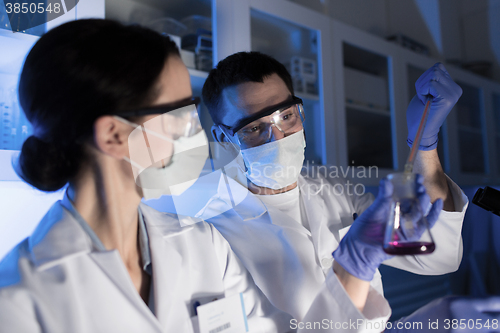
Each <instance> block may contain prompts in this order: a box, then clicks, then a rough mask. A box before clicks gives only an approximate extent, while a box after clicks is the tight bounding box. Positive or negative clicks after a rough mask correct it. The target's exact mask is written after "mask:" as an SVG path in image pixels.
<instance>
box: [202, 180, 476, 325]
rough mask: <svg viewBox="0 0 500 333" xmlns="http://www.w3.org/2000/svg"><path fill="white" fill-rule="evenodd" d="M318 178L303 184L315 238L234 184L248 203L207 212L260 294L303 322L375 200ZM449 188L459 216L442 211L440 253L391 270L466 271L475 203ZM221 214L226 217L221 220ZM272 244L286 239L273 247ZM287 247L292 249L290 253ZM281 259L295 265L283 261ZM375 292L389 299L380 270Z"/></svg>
mask: <svg viewBox="0 0 500 333" xmlns="http://www.w3.org/2000/svg"><path fill="white" fill-rule="evenodd" d="M309 174H311V173H309ZM314 176H315V177H312V176H309V177H307V176H302V175H301V176H300V177H299V180H298V186H299V190H300V198H301V200H303V207H304V208H305V213H306V215H307V219H308V223H309V226H310V229H311V232H309V231H308V230H307V229H306V228H305V227H303V226H302V225H301V224H299V223H297V222H296V221H293V220H291V219H290V218H289V217H288V216H287V215H286V214H284V213H282V212H281V211H279V210H278V209H276V208H274V207H266V205H265V204H264V203H263V202H262V201H261V200H260V199H259V198H258V197H257V196H254V195H253V194H251V193H250V192H248V191H247V190H246V189H245V187H243V186H239V184H238V182H235V181H231V180H230V182H229V184H230V189H231V192H232V193H233V196H235V195H234V193H237V192H238V191H246V192H247V197H246V198H245V199H244V200H243V201H241V202H240V203H239V204H238V205H236V206H235V207H234V209H230V210H228V208H227V206H228V205H229V204H230V203H228V202H227V200H225V198H224V197H223V196H219V198H215V199H212V200H211V202H210V203H209V204H208V205H207V207H205V213H207V215H209V216H214V217H212V218H210V219H208V220H207V221H208V222H210V223H212V224H213V225H214V226H215V227H216V228H217V229H218V230H219V231H220V232H221V234H222V235H223V236H224V237H225V238H226V239H227V240H228V242H229V243H230V244H231V247H232V249H233V250H234V252H235V253H236V255H237V256H238V257H239V258H240V260H241V261H242V262H243V264H244V265H245V267H246V268H247V269H248V270H249V272H250V274H251V275H252V277H253V279H254V281H255V282H256V284H257V285H258V286H259V288H260V289H261V290H262V291H263V292H264V294H266V296H267V297H268V298H269V300H270V301H271V302H272V303H273V304H274V305H275V306H276V307H277V308H279V309H281V310H283V311H285V312H288V313H290V314H291V315H292V316H293V317H294V318H296V319H298V320H301V319H302V318H304V316H305V315H306V313H309V314H310V310H309V308H310V306H311V304H312V302H313V301H314V298H315V297H316V295H317V293H318V290H320V289H321V288H324V281H325V276H327V275H328V274H329V273H330V272H331V271H332V269H331V267H332V263H333V258H332V252H333V251H334V250H335V249H336V248H337V247H338V244H339V241H340V239H341V238H342V237H343V236H344V235H345V233H347V230H348V228H349V226H350V225H351V224H352V222H353V214H354V213H357V214H361V213H362V212H363V211H364V210H365V209H366V208H368V207H369V206H370V205H371V203H372V202H373V199H374V198H373V195H371V194H364V195H361V196H358V195H347V192H346V191H344V193H343V195H332V193H331V192H329V191H327V189H330V190H331V189H332V188H333V186H334V185H335V184H339V185H340V186H344V185H345V180H344V179H342V178H336V179H330V180H327V179H325V178H324V177H322V176H321V175H318V174H315V175H314ZM448 184H449V186H450V188H451V192H452V195H453V198H454V202H455V208H456V210H458V212H445V211H442V212H441V214H440V217H439V220H438V221H437V223H436V225H435V226H434V228H433V229H432V232H433V235H434V240H435V242H436V250H435V252H434V253H433V254H431V255H425V256H396V257H394V258H393V259H390V260H388V261H386V262H385V263H386V264H388V265H391V266H394V267H397V268H400V269H403V270H407V271H410V272H413V273H417V274H426V275H434V274H445V273H449V272H452V271H455V270H456V269H457V268H458V266H459V265H460V261H461V258H462V239H461V229H462V222H463V218H464V215H465V210H466V207H467V204H468V201H467V197H466V196H465V195H464V194H463V192H462V191H461V190H460V188H459V187H458V186H457V185H456V184H455V183H454V182H453V181H451V180H450V179H449V178H448ZM321 189H322V191H321ZM351 190H352V187H351ZM337 193H338V192H337ZM237 195H238V194H236V196H237ZM216 211H220V214H219V215H217V214H215V213H214V212H216ZM272 238H275V239H280V241H274V242H273V241H272ZM280 244H281V245H280ZM282 244H288V245H289V247H288V248H284V247H283V246H282ZM270 253H272V255H270ZM277 258H282V259H281V260H282V262H287V264H286V265H283V264H282V262H276V260H277ZM371 286H372V287H373V288H374V289H375V290H377V291H378V293H379V294H380V295H383V287H382V279H381V276H380V273H379V272H378V270H377V271H376V273H375V276H374V278H373V280H372V281H371ZM377 299H378V300H379V301H380V303H376V302H375V303H373V304H372V305H373V306H374V307H377V306H380V307H383V306H384V305H383V304H384V302H386V301H385V299H383V297H380V298H377ZM382 300H383V301H382Z"/></svg>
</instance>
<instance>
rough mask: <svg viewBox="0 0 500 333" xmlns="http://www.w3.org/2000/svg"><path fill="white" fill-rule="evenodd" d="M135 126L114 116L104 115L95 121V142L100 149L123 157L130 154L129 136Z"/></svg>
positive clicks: (111, 154)
mask: <svg viewBox="0 0 500 333" xmlns="http://www.w3.org/2000/svg"><path fill="white" fill-rule="evenodd" d="M132 129H133V128H132V127H131V126H129V125H127V124H125V123H123V122H121V121H120V120H118V119H116V118H115V117H113V116H102V117H99V118H97V120H96V121H95V122H94V143H95V145H96V147H97V149H99V150H100V151H102V152H103V153H105V154H107V155H110V156H113V157H115V158H117V159H120V160H121V159H123V157H124V156H128V136H129V134H130V132H131V130H132Z"/></svg>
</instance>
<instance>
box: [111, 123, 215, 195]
mask: <svg viewBox="0 0 500 333" xmlns="http://www.w3.org/2000/svg"><path fill="white" fill-rule="evenodd" d="M116 118H117V119H119V120H120V121H122V122H124V123H126V124H129V125H131V126H133V127H135V129H134V130H133V131H132V132H131V133H130V135H129V137H128V144H129V154H130V158H128V157H124V160H126V161H127V162H129V163H130V164H131V165H132V170H133V173H134V179H135V182H136V184H137V185H138V186H139V187H141V188H142V192H143V196H144V199H145V200H149V199H156V198H160V197H161V196H162V195H180V194H182V193H183V192H184V191H186V190H187V189H188V188H189V187H190V186H191V185H193V183H194V182H196V180H197V179H198V177H199V176H200V174H201V172H202V170H203V166H204V165H205V162H206V160H207V158H208V156H209V153H208V139H207V136H206V134H205V131H203V130H200V131H199V132H198V133H196V134H195V135H192V136H189V137H186V136H181V137H179V138H178V139H176V140H173V139H172V138H169V137H167V136H166V135H164V134H162V133H159V131H154V130H152V128H154V126H152V124H148V123H149V122H150V121H152V120H155V118H154V119H152V120H149V121H147V122H145V123H144V125H142V126H140V125H138V124H135V123H132V122H130V121H128V120H125V119H123V118H121V117H118V116H116ZM153 125H154V124H153ZM172 148H173V150H172ZM165 161H167V162H166V163H165Z"/></svg>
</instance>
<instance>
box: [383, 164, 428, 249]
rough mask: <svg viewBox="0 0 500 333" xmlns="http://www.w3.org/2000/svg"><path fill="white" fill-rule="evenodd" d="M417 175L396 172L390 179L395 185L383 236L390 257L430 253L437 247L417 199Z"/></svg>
mask: <svg viewBox="0 0 500 333" xmlns="http://www.w3.org/2000/svg"><path fill="white" fill-rule="evenodd" d="M415 176H416V175H415V174H413V173H393V174H390V175H389V176H388V177H387V178H388V179H389V181H390V182H391V183H392V185H393V186H394V193H393V195H392V199H393V201H392V205H391V210H390V215H389V219H388V221H387V226H386V229H385V237H384V251H385V252H386V253H388V254H392V255H409V254H411V255H416V254H429V253H432V252H434V249H435V248H436V245H435V244H434V240H433V239H432V235H431V232H430V230H429V225H428V223H427V218H426V217H425V212H424V211H422V207H421V204H420V202H419V200H418V197H417V188H416V185H417V184H416V182H415Z"/></svg>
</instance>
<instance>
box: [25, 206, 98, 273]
mask: <svg viewBox="0 0 500 333" xmlns="http://www.w3.org/2000/svg"><path fill="white" fill-rule="evenodd" d="M28 244H29V251H30V253H31V257H32V261H33V263H34V265H35V266H36V267H37V268H39V269H44V268H47V267H49V266H52V265H54V264H56V263H57V262H59V261H60V260H62V259H64V258H67V257H73V256H75V255H78V254H86V253H90V252H91V251H92V246H93V245H92V244H93V243H92V240H91V239H90V237H89V236H88V235H87V233H85V231H84V230H83V229H82V228H81V227H80V226H79V224H78V222H77V221H76V220H75V218H74V217H73V215H72V214H71V213H70V212H69V211H68V210H67V209H66V208H64V207H63V205H62V202H61V201H60V200H59V201H57V202H56V203H55V204H54V205H53V206H52V207H51V208H50V210H49V211H48V212H47V214H45V216H44V217H43V219H42V221H41V222H40V223H39V224H38V226H37V227H36V229H35V231H34V232H33V234H32V235H31V236H30V237H29V239H28ZM55 244H57V245H55Z"/></svg>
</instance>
